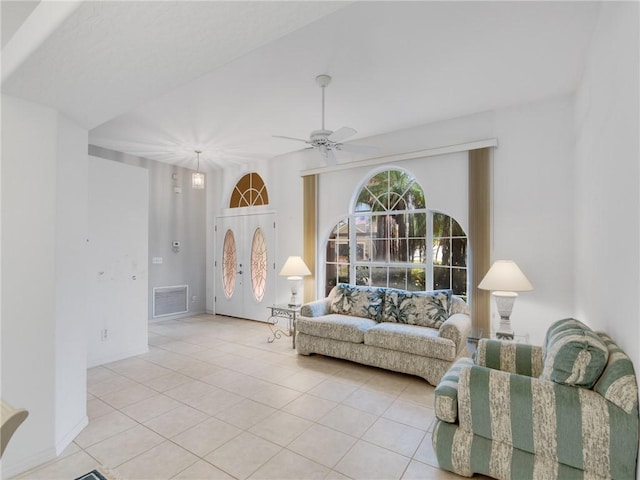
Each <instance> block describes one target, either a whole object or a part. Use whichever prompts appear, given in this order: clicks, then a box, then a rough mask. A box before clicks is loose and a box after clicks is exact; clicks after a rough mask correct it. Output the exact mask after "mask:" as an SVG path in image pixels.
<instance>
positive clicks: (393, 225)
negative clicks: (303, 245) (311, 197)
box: [325, 170, 467, 298]
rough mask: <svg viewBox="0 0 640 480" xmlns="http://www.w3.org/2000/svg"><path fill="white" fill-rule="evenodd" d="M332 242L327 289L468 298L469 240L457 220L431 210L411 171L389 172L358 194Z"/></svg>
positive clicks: (336, 228)
mask: <svg viewBox="0 0 640 480" xmlns="http://www.w3.org/2000/svg"><path fill="white" fill-rule="evenodd" d="M351 212H352V213H351V214H350V215H349V216H348V217H347V218H344V219H342V220H340V221H339V222H338V223H337V224H336V226H335V227H334V228H333V230H332V231H331V233H330V234H329V238H328V239H327V249H326V263H325V266H326V284H325V286H326V291H327V293H328V292H329V291H330V290H331V288H333V286H334V285H336V283H338V282H341V283H355V284H357V285H371V286H384V287H394V288H401V289H405V290H431V289H441V288H447V289H448V288H452V289H453V292H454V293H455V294H457V295H461V296H463V297H465V298H466V295H467V285H466V284H467V280H466V279H467V276H466V266H467V237H466V235H465V233H464V231H463V230H462V228H461V227H460V225H459V224H458V222H457V221H456V220H454V219H453V218H452V217H449V216H447V215H446V214H444V213H441V212H432V211H430V210H428V209H427V208H426V202H425V195H424V192H423V190H422V187H421V186H420V185H419V184H418V182H417V181H416V179H415V178H414V177H413V176H412V175H411V174H409V173H408V172H405V171H402V170H385V171H383V172H380V173H378V174H376V175H374V176H372V177H371V178H370V179H369V180H368V181H367V182H366V183H365V184H364V185H363V186H362V188H361V189H360V191H359V192H358V193H357V195H356V196H355V203H354V205H353V206H352V208H351Z"/></svg>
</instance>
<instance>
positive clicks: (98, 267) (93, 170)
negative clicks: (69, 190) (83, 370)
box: [85, 156, 149, 367]
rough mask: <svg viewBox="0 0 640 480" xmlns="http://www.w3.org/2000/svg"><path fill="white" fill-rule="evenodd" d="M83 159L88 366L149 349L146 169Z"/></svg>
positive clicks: (147, 189) (95, 159)
mask: <svg viewBox="0 0 640 480" xmlns="http://www.w3.org/2000/svg"><path fill="white" fill-rule="evenodd" d="M88 164H89V166H88V173H89V175H88V182H87V183H88V185H89V202H88V203H89V214H90V217H89V255H88V262H87V285H88V288H87V292H88V301H89V308H88V315H87V324H88V328H87V336H86V338H85V342H86V344H87V348H88V356H87V363H88V366H89V367H93V366H96V365H102V364H104V363H108V362H114V361H116V360H120V359H123V358H127V357H130V356H133V355H139V354H142V353H145V352H147V351H148V345H147V342H148V328H147V325H148V321H147V310H148V308H147V301H148V296H149V287H148V266H149V260H148V256H149V255H148V252H149V172H148V171H147V170H146V169H144V168H140V167H134V166H131V165H126V164H124V163H120V162H112V161H110V160H104V159H102V158H97V157H94V156H89V158H88ZM105 331H106V332H107V334H106V336H105V335H104V332H105Z"/></svg>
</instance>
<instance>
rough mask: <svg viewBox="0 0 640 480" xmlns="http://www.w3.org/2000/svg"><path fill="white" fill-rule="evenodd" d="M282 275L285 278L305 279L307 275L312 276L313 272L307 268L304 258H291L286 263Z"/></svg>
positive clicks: (281, 271)
mask: <svg viewBox="0 0 640 480" xmlns="http://www.w3.org/2000/svg"><path fill="white" fill-rule="evenodd" d="M280 275H282V276H283V277H303V276H305V275H311V270H309V268H308V267H307V265H306V264H305V263H304V260H302V257H298V256H291V257H289V258H287V261H286V262H284V265H283V266H282V270H280Z"/></svg>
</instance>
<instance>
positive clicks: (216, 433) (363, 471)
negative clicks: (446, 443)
mask: <svg viewBox="0 0 640 480" xmlns="http://www.w3.org/2000/svg"><path fill="white" fill-rule="evenodd" d="M269 336H270V331H269V328H268V326H267V325H266V324H263V323H260V322H252V321H247V320H239V319H233V318H228V317H221V316H212V315H200V316H196V317H190V318H187V319H182V320H173V321H166V322H161V323H154V324H151V325H150V326H149V353H146V354H144V355H139V356H137V357H133V358H129V359H125V360H121V361H118V362H114V363H110V364H107V365H104V366H100V367H96V368H92V369H90V370H89V372H88V404H87V413H88V416H89V425H88V426H87V427H86V428H85V429H84V430H83V431H82V432H81V433H80V435H78V437H77V438H76V439H75V441H74V442H73V443H72V444H71V445H70V446H69V447H68V448H67V449H66V451H65V452H64V453H63V454H62V455H61V457H59V458H58V459H56V460H55V461H53V462H50V463H48V464H46V465H44V466H42V467H40V468H38V469H35V470H32V471H30V472H27V473H25V474H23V475H21V476H19V477H18V478H20V479H43V480H44V479H46V480H57V479H60V480H72V479H74V478H76V477H78V476H80V475H81V474H83V473H86V472H88V471H90V470H92V469H93V468H95V467H97V466H99V465H104V466H106V467H107V468H108V469H110V470H111V471H113V472H114V473H115V474H116V475H118V477H119V478H121V479H123V480H142V479H150V480H162V479H181V480H196V479H197V480H205V479H207V480H208V479H240V480H243V479H247V478H250V479H303V478H318V479H349V478H352V479H407V480H408V479H438V480H445V479H458V478H461V477H458V476H456V475H453V474H451V473H449V472H446V471H444V470H440V469H439V468H438V464H437V461H436V459H435V455H434V452H433V447H432V445H431V430H432V428H433V425H434V419H435V415H434V411H433V391H434V388H433V387H432V386H430V385H429V384H428V383H427V382H426V381H424V380H422V379H420V378H417V377H413V376H409V375H402V374H398V373H393V372H389V371H385V370H381V369H377V368H370V367H366V366H363V365H358V364H355V363H351V362H346V361H342V360H337V359H332V358H327V357H322V356H319V355H313V356H310V357H304V356H300V355H297V354H296V352H295V350H293V349H292V348H291V340H290V339H289V338H282V339H279V340H276V341H275V342H274V343H268V342H267V338H268V337H269Z"/></svg>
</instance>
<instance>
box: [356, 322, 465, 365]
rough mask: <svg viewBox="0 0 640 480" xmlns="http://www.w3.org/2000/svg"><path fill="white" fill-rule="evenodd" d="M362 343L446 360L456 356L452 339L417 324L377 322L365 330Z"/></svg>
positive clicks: (451, 359) (453, 358)
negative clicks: (442, 336)
mask: <svg viewBox="0 0 640 480" xmlns="http://www.w3.org/2000/svg"><path fill="white" fill-rule="evenodd" d="M364 343H365V345H371V346H374V347H382V348H386V349H389V350H395V351H398V352H406V353H413V354H415V355H421V356H423V357H432V358H439V359H441V360H447V361H453V360H455V358H456V346H455V344H454V343H453V341H452V340H449V339H447V338H441V337H439V336H438V330H436V329H433V328H425V327H420V326H417V325H404V324H400V323H391V322H383V323H378V324H377V325H374V326H372V327H371V328H369V329H368V330H367V331H366V332H365V334H364Z"/></svg>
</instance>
